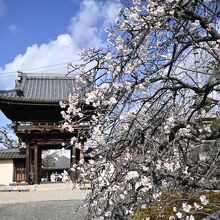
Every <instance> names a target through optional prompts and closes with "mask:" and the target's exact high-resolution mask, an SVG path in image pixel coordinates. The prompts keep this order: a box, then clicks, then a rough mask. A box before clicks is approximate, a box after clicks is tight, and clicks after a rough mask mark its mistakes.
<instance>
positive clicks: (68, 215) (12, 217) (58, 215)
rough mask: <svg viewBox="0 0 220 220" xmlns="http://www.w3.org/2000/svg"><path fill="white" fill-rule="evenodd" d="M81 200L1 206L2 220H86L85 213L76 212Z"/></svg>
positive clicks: (0, 219) (0, 215)
mask: <svg viewBox="0 0 220 220" xmlns="http://www.w3.org/2000/svg"><path fill="white" fill-rule="evenodd" d="M80 203H82V201H80V200H68V201H42V202H28V203H14V204H10V205H9V204H1V205H0V220H70V219H71V220H84V217H85V213H84V212H83V210H80V211H79V212H77V213H76V214H75V213H74V210H75V209H76V208H77V207H78V205H79V204H80Z"/></svg>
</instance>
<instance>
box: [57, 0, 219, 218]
mask: <svg viewBox="0 0 220 220" xmlns="http://www.w3.org/2000/svg"><path fill="white" fill-rule="evenodd" d="M100 5H102V4H101V3H100ZM120 7H121V9H120V11H119V12H118V15H117V22H116V23H115V25H112V26H111V27H108V28H106V32H107V35H108V39H107V42H106V44H107V45H106V46H104V45H102V48H91V49H88V50H84V51H83V52H82V54H81V55H82V60H81V61H80V64H79V65H69V69H68V71H69V74H74V76H75V80H76V88H74V91H75V92H73V94H70V96H69V99H68V101H65V102H60V106H61V107H62V112H61V115H62V117H63V119H64V120H63V129H64V130H65V131H69V132H71V134H72V135H73V136H75V138H73V139H71V140H68V141H70V145H75V146H78V147H79V148H80V151H84V152H85V151H86V149H87V148H86V146H88V147H91V148H92V151H91V153H89V155H88V157H89V158H90V157H91V158H92V159H91V160H90V161H89V162H88V163H85V162H84V161H82V160H79V159H81V158H76V159H77V160H76V161H77V164H75V165H74V167H72V168H71V169H74V171H77V173H78V179H77V181H78V182H79V183H81V184H85V182H86V181H87V180H89V181H90V184H91V191H90V193H89V195H88V197H87V198H86V201H85V203H86V204H87V205H88V210H89V212H88V213H87V216H86V219H93V220H96V219H130V218H131V217H132V215H133V214H134V215H135V214H136V212H137V211H136V210H137V207H141V206H143V207H149V208H151V206H152V205H153V204H154V203H159V204H160V212H159V211H158V213H156V214H158V216H157V217H155V219H156V218H163V217H164V210H166V205H167V204H174V203H173V201H169V200H172V199H173V197H172V196H170V197H172V198H170V197H169V196H167V201H166V203H163V195H175V194H176V193H177V192H178V194H180V195H181V196H180V197H181V198H179V199H176V200H177V203H175V204H174V205H177V204H179V200H180V201H185V202H184V203H183V204H182V206H181V207H180V208H179V210H177V208H175V209H174V213H175V214H173V216H172V215H171V216H167V217H166V218H167V219H168V218H170V219H174V218H176V219H177V218H178V219H183V218H184V219H186V218H187V219H188V220H194V219H195V218H196V214H195V216H193V215H194V213H195V212H197V211H199V210H201V209H202V208H203V206H204V205H207V204H208V203H209V200H208V199H207V198H206V196H200V202H201V203H199V204H197V203H194V204H191V203H190V199H191V198H193V199H194V197H195V201H197V200H198V197H196V196H195V195H200V193H201V190H204V189H208V190H212V189H213V187H219V183H218V182H217V181H216V178H215V175H216V172H217V170H218V169H219V165H220V164H219V160H218V154H217V152H218V151H217V150H214V151H213V152H211V149H212V148H214V149H215V147H216V140H218V139H219V137H220V135H219V132H218V131H217V129H216V128H215V126H213V125H214V124H215V119H217V120H218V117H219V116H218V114H215V117H211V119H209V118H207V113H208V112H214V113H217V112H218V110H219V101H218V100H219V98H220V97H218V96H219V95H218V93H219V86H220V81H219V74H218V69H219V63H220V58H219V51H218V47H219V45H218V44H219V41H220V39H219V38H220V37H219V36H220V33H219V20H218V19H216V18H217V17H216V16H217V14H219V13H220V11H219V10H220V7H219V2H218V1H208V2H207V1H196V0H191V1H189V0H183V1H177V0H166V1H156V0H149V1H142V0H128V1H125V2H123V4H121V5H120ZM78 85H79V88H78ZM75 89H76V90H75ZM204 113H205V114H204ZM84 125H87V126H88V127H86V128H85V129H84V127H83V126H84ZM80 127H82V129H80ZM80 138H81V139H80ZM69 139H70V138H69ZM84 141H85V142H86V143H83V142H84ZM79 143H81V145H80V144H79ZM68 144H69V143H68ZM68 144H66V146H68ZM206 145H207V146H209V149H210V152H209V151H207V152H206V154H207V155H205V156H206V157H204V155H201V153H202V152H203V151H200V149H202V148H203V147H204V148H205V147H206ZM83 146H85V147H83ZM216 149H217V148H216ZM198 151H199V152H198ZM211 153H213V154H214V156H209V155H211ZM213 158H214V159H213ZM195 186H196V187H195ZM125 192H126V193H125ZM186 201H188V202H186ZM193 201H194V200H193ZM188 203H190V204H188ZM192 214H193V215H192ZM143 218H145V219H146V217H145V216H144V217H143ZM153 218H154V217H153Z"/></svg>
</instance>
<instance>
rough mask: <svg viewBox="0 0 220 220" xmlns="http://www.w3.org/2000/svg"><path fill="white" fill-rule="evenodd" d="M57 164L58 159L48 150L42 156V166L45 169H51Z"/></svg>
mask: <svg viewBox="0 0 220 220" xmlns="http://www.w3.org/2000/svg"><path fill="white" fill-rule="evenodd" d="M55 165H56V159H55V158H54V157H53V156H52V155H50V154H49V153H48V152H47V153H44V157H43V158H42V166H43V168H44V169H49V168H51V167H54V166H55Z"/></svg>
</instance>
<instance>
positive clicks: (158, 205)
mask: <svg viewBox="0 0 220 220" xmlns="http://www.w3.org/2000/svg"><path fill="white" fill-rule="evenodd" d="M200 195H206V197H207V198H208V199H209V204H208V205H206V206H204V207H203V209H202V210H197V211H195V212H194V214H193V215H194V217H195V219H202V218H204V217H205V216H207V214H211V213H213V212H215V211H217V210H218V209H219V206H220V192H204V193H200V194H199V195H198V196H195V197H194V198H190V199H188V200H186V199H183V198H182V196H181V195H180V194H175V195H164V196H162V198H161V201H160V202H155V203H153V204H152V205H151V206H150V207H148V208H137V209H136V211H135V214H134V215H133V216H132V218H133V219H134V220H142V219H146V218H150V219H169V217H170V216H175V215H176V212H174V211H173V207H176V208H177V212H178V210H181V207H182V204H183V202H187V203H188V204H190V205H192V207H193V206H194V202H196V203H198V204H200V200H199V196H200ZM163 208H164V209H163ZM158 214H160V216H158Z"/></svg>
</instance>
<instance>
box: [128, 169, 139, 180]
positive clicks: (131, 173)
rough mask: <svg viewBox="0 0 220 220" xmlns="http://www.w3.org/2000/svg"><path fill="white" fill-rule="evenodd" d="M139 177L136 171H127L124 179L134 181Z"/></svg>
mask: <svg viewBox="0 0 220 220" xmlns="http://www.w3.org/2000/svg"><path fill="white" fill-rule="evenodd" d="M138 177H139V173H138V172H137V171H129V172H128V173H127V175H126V177H125V179H126V180H131V179H136V178H138Z"/></svg>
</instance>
